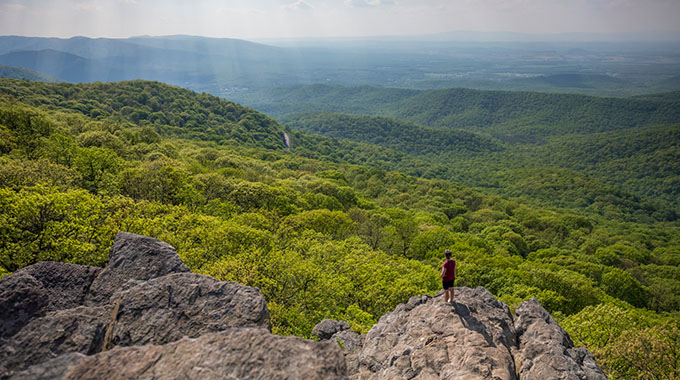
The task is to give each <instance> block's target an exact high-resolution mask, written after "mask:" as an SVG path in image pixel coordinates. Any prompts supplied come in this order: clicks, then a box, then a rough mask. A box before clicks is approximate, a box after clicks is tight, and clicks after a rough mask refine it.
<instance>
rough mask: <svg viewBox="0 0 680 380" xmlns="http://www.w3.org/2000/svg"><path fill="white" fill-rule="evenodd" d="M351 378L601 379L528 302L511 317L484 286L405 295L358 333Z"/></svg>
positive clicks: (585, 354) (561, 332) (562, 333)
mask: <svg viewBox="0 0 680 380" xmlns="http://www.w3.org/2000/svg"><path fill="white" fill-rule="evenodd" d="M358 361H359V365H358V369H356V370H353V367H352V366H349V368H350V370H351V371H352V372H351V376H352V378H354V379H366V380H370V379H466V380H468V379H469V380H472V379H480V380H481V379H493V380H496V379H503V380H506V379H507V380H515V379H520V380H524V379H531V380H533V379H574V380H576V379H579V380H587V379H588V380H590V379H593V380H594V379H597V380H600V379H606V377H605V376H604V373H603V372H602V370H601V369H600V368H599V367H598V366H597V364H596V363H595V360H594V358H593V356H592V355H591V354H590V353H589V352H588V351H587V350H585V349H574V348H573V344H572V342H571V340H570V339H569V336H568V335H567V333H566V332H565V331H564V330H562V328H560V327H559V325H558V324H557V323H556V322H555V321H554V320H553V319H552V318H551V317H550V315H549V314H548V313H547V312H546V311H545V310H544V309H543V308H542V307H541V306H540V304H538V302H537V301H536V300H535V299H533V300H530V301H526V302H524V303H523V304H522V305H521V306H520V307H519V308H518V309H517V316H516V317H513V316H512V314H511V313H510V310H509V309H508V307H507V306H506V305H505V304H504V303H502V302H500V301H498V300H497V299H496V298H494V297H493V296H492V295H491V293H489V292H488V291H487V290H486V289H484V288H481V287H479V288H476V289H469V288H456V302H455V303H453V304H450V303H447V302H444V299H443V297H442V293H439V294H437V295H436V296H435V297H429V296H421V297H412V298H411V299H410V300H409V301H408V302H407V303H405V304H401V305H399V306H398V307H397V308H396V309H395V310H394V311H393V312H391V313H388V314H386V315H385V316H383V317H382V318H380V321H379V322H378V324H376V325H375V326H373V328H372V329H371V330H370V331H369V333H368V334H367V336H366V339H365V341H364V344H363V348H362V349H361V351H360V352H359V355H358Z"/></svg>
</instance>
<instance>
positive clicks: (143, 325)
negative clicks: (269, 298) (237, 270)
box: [112, 273, 270, 346]
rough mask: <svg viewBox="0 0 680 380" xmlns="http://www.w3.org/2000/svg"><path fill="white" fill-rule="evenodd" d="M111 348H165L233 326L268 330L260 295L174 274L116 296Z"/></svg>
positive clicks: (230, 284)
mask: <svg viewBox="0 0 680 380" xmlns="http://www.w3.org/2000/svg"><path fill="white" fill-rule="evenodd" d="M112 299H113V300H114V302H115V303H117V302H118V300H120V307H119V310H118V314H117V321H116V323H115V328H114V330H113V336H112V337H113V338H112V339H113V340H112V343H113V344H114V345H121V346H132V345H142V344H147V343H153V344H165V343H169V342H173V341H175V340H178V339H181V338H182V337H184V336H187V337H191V338H194V337H198V336H200V335H202V334H205V333H209V332H216V331H221V330H226V329H228V328H231V327H260V328H265V329H270V322H269V311H268V309H267V304H266V302H265V300H264V297H263V296H262V294H261V293H260V291H259V290H257V289H255V288H251V287H247V286H243V285H240V284H237V283H235V282H228V281H218V280H216V279H214V278H211V277H208V276H203V275H199V274H194V273H176V274H171V275H167V276H164V277H160V278H156V279H153V280H149V281H147V282H144V283H142V284H140V285H137V286H135V287H133V288H130V289H128V290H125V291H123V292H120V293H116V294H115V295H114V297H112Z"/></svg>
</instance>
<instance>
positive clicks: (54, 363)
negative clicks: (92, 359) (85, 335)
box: [10, 352, 86, 380]
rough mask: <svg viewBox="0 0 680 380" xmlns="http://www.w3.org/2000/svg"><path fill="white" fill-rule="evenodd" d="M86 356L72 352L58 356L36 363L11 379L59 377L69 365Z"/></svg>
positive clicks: (28, 379) (24, 379)
mask: <svg viewBox="0 0 680 380" xmlns="http://www.w3.org/2000/svg"><path fill="white" fill-rule="evenodd" d="M85 358H86V356H85V355H83V354H81V353H77V352H72V353H70V354H64V355H61V356H58V357H56V358H54V359H52V360H48V361H46V362H43V363H40V364H37V365H34V366H32V367H30V368H28V369H26V370H23V371H21V372H18V373H15V374H14V375H13V376H12V377H10V379H11V380H34V379H59V378H61V377H62V376H64V373H66V370H67V369H68V368H69V367H72V366H75V365H77V364H78V363H80V362H81V361H82V360H83V359H85Z"/></svg>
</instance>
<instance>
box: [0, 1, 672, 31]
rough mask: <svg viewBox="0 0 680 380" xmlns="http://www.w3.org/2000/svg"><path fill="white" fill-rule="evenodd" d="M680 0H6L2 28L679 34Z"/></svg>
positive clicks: (1, 5) (0, 17)
mask: <svg viewBox="0 0 680 380" xmlns="http://www.w3.org/2000/svg"><path fill="white" fill-rule="evenodd" d="M679 20H680V0H193V1H189V0H0V35H25V36H46V37H72V36H78V35H80V36H88V37H129V36H134V35H145V34H146V35H168V34H191V35H201V36H211V37H230V38H244V39H257V38H279V37H352V36H388V35H422V34H431V33H440V32H448V31H459V30H468V31H489V32H490V31H510V32H521V33H533V34H542V33H566V32H586V33H617V32H659V31H671V32H676V33H678V32H680V21H679Z"/></svg>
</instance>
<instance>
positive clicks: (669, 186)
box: [264, 85, 680, 222]
mask: <svg viewBox="0 0 680 380" xmlns="http://www.w3.org/2000/svg"><path fill="white" fill-rule="evenodd" d="M277 91H280V92H273V93H270V94H269V95H270V98H269V99H275V100H277V101H279V100H280V101H281V103H280V104H279V103H277V105H276V107H279V108H280V109H279V111H281V112H284V114H282V115H280V116H279V117H278V120H279V121H281V122H282V123H284V124H286V125H288V126H290V127H291V128H294V129H298V130H302V131H308V132H315V133H321V134H324V135H326V136H330V137H334V138H344V139H349V140H353V141H357V142H370V143H372V144H376V145H379V146H381V147H384V148H388V149H392V150H396V151H399V152H402V153H406V154H408V155H409V158H410V159H415V158H418V159H420V160H422V161H424V162H426V165H425V167H423V166H420V165H419V164H406V163H404V160H401V162H400V163H396V164H393V166H392V167H389V168H390V169H395V170H400V171H405V172H408V173H409V174H415V175H423V176H426V177H430V178H440V179H446V180H452V181H454V182H455V183H460V184H464V185H467V186H474V187H478V188H481V189H484V190H485V191H488V192H491V193H494V194H497V195H501V196H503V197H506V198H507V197H511V198H519V199H520V200H521V201H522V202H529V203H534V204H537V205H540V206H541V207H555V206H556V207H561V208H568V209H574V210H576V209H578V210H583V209H584V208H586V209H588V210H589V212H592V213H598V214H600V215H602V216H605V215H606V216H607V217H610V218H618V219H625V220H632V221H642V222H646V221H649V220H651V219H653V220H674V219H676V218H677V217H678V213H680V203H679V202H680V183H679V182H678V179H679V178H680V167H678V165H677V162H679V160H678V158H680V138H678V137H679V133H680V132H679V130H680V129H679V128H678V121H680V115H678V112H677V110H679V109H680V104H678V103H679V101H680V100H679V99H680V98H678V93H666V94H660V95H658V96H650V97H645V98H630V99H613V98H609V99H608V98H595V97H588V96H582V95H555V94H553V95H547V94H538V93H511V92H497V91H496V92H484V91H476V90H464V89H453V90H442V91H425V92H422V93H420V94H419V95H418V93H417V92H414V91H413V90H402V89H380V88H374V87H334V86H323V85H316V86H300V87H295V88H293V89H291V97H290V98H289V99H284V98H283V97H282V96H280V95H281V94H282V92H283V91H284V89H279V90H277ZM380 94H383V95H384V99H383V101H380V100H376V99H378V98H379V97H380ZM345 98H346V99H347V100H343V99H345ZM355 98H356V99H359V101H360V103H362V104H365V106H364V107H363V108H355V105H357V104H356V100H355ZM374 100H375V101H374ZM310 101H313V102H314V103H313V107H307V106H308V105H309V103H306V102H310ZM287 102H289V103H287ZM296 102H299V103H296ZM287 104H290V105H291V107H290V109H287ZM305 108H313V109H316V111H313V112H302V113H297V111H298V110H300V109H305ZM264 109H267V106H266V105H264ZM334 109H335V110H344V111H343V112H349V113H350V114H338V113H330V112H328V111H332V110H334ZM286 110H288V111H292V112H293V113H291V114H285V112H287V111H286ZM362 112H363V113H366V114H381V115H388V116H389V117H382V116H376V117H371V116H361V115H351V114H353V113H362ZM404 120H406V121H404ZM426 125H427V126H426ZM377 131H384V132H386V134H379V133H378V132H377ZM466 132H467V133H468V134H465V133H466ZM453 136H455V137H453ZM415 167H417V169H414V168H415ZM409 170H410V171H409Z"/></svg>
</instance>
